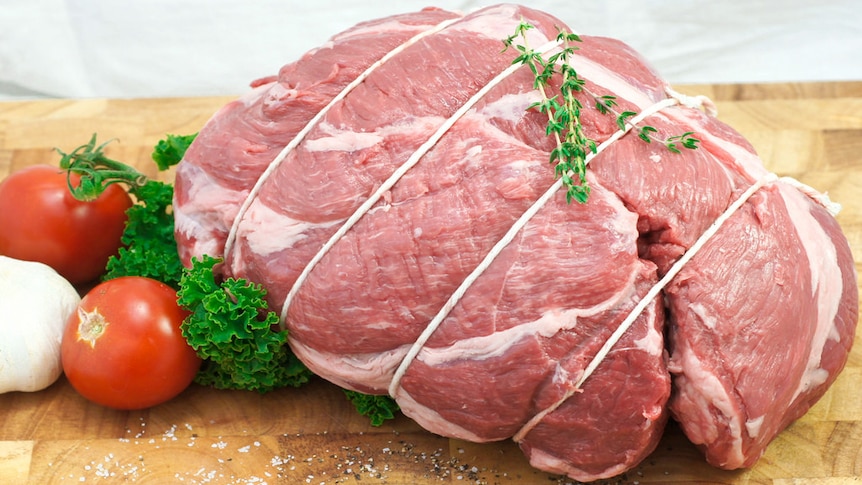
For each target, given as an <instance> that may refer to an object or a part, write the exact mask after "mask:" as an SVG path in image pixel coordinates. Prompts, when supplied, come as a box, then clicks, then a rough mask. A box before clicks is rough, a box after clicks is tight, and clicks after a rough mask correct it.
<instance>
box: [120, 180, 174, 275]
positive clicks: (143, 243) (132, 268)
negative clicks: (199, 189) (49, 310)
mask: <svg viewBox="0 0 862 485" xmlns="http://www.w3.org/2000/svg"><path fill="white" fill-rule="evenodd" d="M134 195H135V197H136V198H137V200H138V202H137V203H136V204H135V205H133V206H132V207H130V208H129V209H128V210H127V211H126V215H127V216H128V222H127V223H126V229H125V231H124V232H123V236H122V243H123V246H122V247H121V248H120V249H119V251H118V252H117V254H116V255H115V256H111V258H110V259H109V260H108V264H107V266H106V272H105V275H104V276H103V279H104V280H109V279H112V278H118V277H120V276H146V277H149V278H153V279H156V280H159V281H162V282H164V283H165V284H167V285H170V286H172V287H174V288H178V287H179V282H180V277H181V276H182V270H183V265H182V262H181V261H180V258H179V255H178V254H177V242H176V240H175V239H174V216H173V213H172V211H171V204H172V199H173V195H174V189H173V187H172V186H171V185H170V184H166V183H164V182H159V181H156V180H148V181H147V182H146V183H145V184H143V185H141V186H139V187H136V188H135V190H134Z"/></svg>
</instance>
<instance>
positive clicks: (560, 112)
mask: <svg viewBox="0 0 862 485" xmlns="http://www.w3.org/2000/svg"><path fill="white" fill-rule="evenodd" d="M534 28H535V27H533V25H531V24H529V23H526V22H521V23H520V24H519V25H518V27H517V29H516V30H515V34H513V35H511V36H509V37H507V38H506V39H505V40H504V41H503V43H504V45H505V46H506V49H508V48H510V47H514V48H515V49H517V50H518V51H519V52H520V55H519V56H517V57H516V58H515V60H514V61H512V64H523V65H525V66H527V67H529V68H530V70H531V71H532V72H533V74H534V76H535V82H534V86H535V88H536V89H538V90H539V92H540V93H541V94H542V100H541V101H539V102H537V103H534V104H533V105H531V106H529V107H528V109H538V110H539V111H541V112H542V113H546V114H547V115H548V126H547V128H546V132H547V134H548V136H553V137H554V139H555V140H556V145H557V147H556V148H554V149H553V150H552V151H551V159H550V162H551V163H552V164H553V165H554V172H555V173H556V176H557V177H558V178H562V181H563V185H564V186H565V187H566V201H567V202H569V203H571V202H572V200H576V201H578V202H580V203H585V202H586V201H587V199H588V198H589V196H590V187H589V186H588V185H587V164H586V159H587V154H588V153H589V152H592V153H595V152H596V143H595V142H594V141H593V140H591V139H589V138H587V136H586V135H585V134H584V128H583V126H582V125H581V109H582V108H583V105H582V104H581V102H580V100H578V98H577V97H576V96H575V94H576V93H578V92H581V91H583V88H584V80H583V79H581V78H580V77H579V76H578V73H577V72H576V71H575V69H574V68H573V67H572V66H570V65H569V63H568V60H569V58H570V57H571V56H572V54H573V53H574V52H575V50H576V47H574V46H573V45H572V44H573V43H575V42H580V40H581V39H580V38H579V37H578V36H577V35H576V34H573V33H571V32H566V31H564V30H560V32H559V34H558V36H557V40H558V41H559V42H560V43H561V49H560V51H558V52H557V53H556V54H553V55H551V56H550V57H548V58H547V59H545V58H544V57H542V54H541V53H539V52H536V51H535V50H533V49H531V48H530V47H529V45H528V44H527V31H528V30H530V29H534ZM519 38H520V39H521V42H522V43H521V44H516V43H515V40H516V39H519ZM554 75H560V76H561V79H562V82H561V84H560V95H559V96H556V95H555V96H549V95H548V92H547V91H548V89H549V87H550V82H551V79H552V78H553V77H554ZM603 101H604V103H603V104H602V106H604V107H605V108H607V107H608V106H609V105H610V103H612V102H613V100H612V98H605V99H604V100H603Z"/></svg>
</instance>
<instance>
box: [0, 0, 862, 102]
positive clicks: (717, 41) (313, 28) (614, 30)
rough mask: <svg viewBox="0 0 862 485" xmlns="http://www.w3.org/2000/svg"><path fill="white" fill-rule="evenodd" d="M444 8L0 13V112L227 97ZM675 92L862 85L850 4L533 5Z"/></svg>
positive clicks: (264, 5) (213, 5)
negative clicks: (333, 41)
mask: <svg viewBox="0 0 862 485" xmlns="http://www.w3.org/2000/svg"><path fill="white" fill-rule="evenodd" d="M488 3H489V2H487V1H485V2H476V1H469V0H468V1H452V0H436V2H435V1H434V0H398V1H397V2H396V1H387V2H380V1H371V0H334V1H330V2H321V1H318V2H315V1H296V0H245V1H244V0H137V1H135V0H126V1H121V0H0V99H9V98H29V97H46V96H49V97H53V96H58V97H161V96H195V95H221V94H227V95H233V94H239V93H241V92H244V91H245V90H247V89H248V87H247V86H248V83H249V82H251V81H252V80H254V79H256V78H259V77H262V76H266V75H270V74H274V73H275V72H276V71H277V70H278V68H279V67H280V66H281V65H283V64H285V63H287V62H290V61H292V60H294V59H296V58H298V57H299V56H300V55H301V54H302V53H303V52H305V51H307V50H308V49H310V48H312V47H314V46H316V45H318V44H321V43H323V42H324V41H326V39H327V38H328V37H330V36H331V35H332V34H334V33H336V32H338V31H340V30H343V29H345V28H347V27H350V26H352V25H353V24H355V23H357V22H360V21H363V20H368V19H371V18H376V17H380V16H384V15H388V14H393V13H400V12H406V11H411V10H417V9H420V8H423V7H426V6H428V5H431V4H434V5H436V6H439V7H442V8H447V9H454V10H461V11H470V10H473V9H475V8H478V7H480V6H483V5H487V4H488ZM525 3H528V4H529V5H531V6H533V7H536V8H540V9H543V10H545V11H547V12H550V13H553V14H554V15H556V16H557V17H560V18H561V19H562V20H563V21H565V22H566V23H568V25H569V26H570V27H571V28H572V29H574V30H575V31H577V32H579V33H582V34H593V35H609V36H613V37H617V38H619V39H622V40H624V41H626V42H627V43H629V44H630V45H631V46H632V47H634V48H635V49H637V50H638V51H640V52H641V54H643V55H644V56H645V57H646V58H647V59H649V60H650V62H652V64H653V65H655V66H656V68H658V70H659V71H660V72H661V73H662V74H663V75H664V76H665V77H666V78H667V79H668V80H669V81H671V82H672V83H674V84H680V83H731V82H771V81H810V80H847V79H855V80H859V79H862V2H860V1H858V0H821V1H810V0H726V1H713V0H569V1H559V0H541V1H532V2H526V0H525Z"/></svg>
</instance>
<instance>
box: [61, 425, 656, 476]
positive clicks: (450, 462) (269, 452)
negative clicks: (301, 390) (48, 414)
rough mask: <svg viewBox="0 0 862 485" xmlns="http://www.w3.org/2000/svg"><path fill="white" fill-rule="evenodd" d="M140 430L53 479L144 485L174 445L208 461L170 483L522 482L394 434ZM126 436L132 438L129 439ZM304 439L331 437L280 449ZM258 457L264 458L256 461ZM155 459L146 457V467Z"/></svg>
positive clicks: (459, 452) (462, 454)
mask: <svg viewBox="0 0 862 485" xmlns="http://www.w3.org/2000/svg"><path fill="white" fill-rule="evenodd" d="M147 431H148V430H147V423H146V422H145V421H144V418H140V422H139V429H138V430H137V431H135V430H131V429H127V430H126V433H125V434H126V435H129V436H130V437H124V438H120V439H119V440H118V442H119V445H120V446H118V447H117V448H116V449H115V450H114V452H111V453H108V454H106V455H104V456H101V457H95V458H92V459H89V460H87V462H86V463H85V464H84V465H83V466H81V469H80V470H79V471H78V472H73V473H68V474H65V473H64V475H63V476H59V477H56V478H57V481H59V482H64V483H66V482H69V483H71V482H74V483H84V482H87V481H88V480H89V481H96V482H98V481H100V480H104V479H110V480H111V481H114V480H118V479H121V480H122V481H125V482H128V483H137V482H138V481H139V480H140V481H144V480H147V479H148V478H150V477H149V475H150V474H151V473H153V471H154V470H153V469H151V468H148V461H147V459H146V458H145V457H146V454H147V451H151V450H157V449H162V450H164V451H170V450H175V449H177V448H176V447H178V446H179V447H181V448H180V449H183V448H187V447H197V446H204V447H205V448H203V450H204V451H201V452H200V453H201V455H202V456H205V457H206V458H207V461H208V465H206V466H203V465H201V464H200V463H195V462H189V463H187V462H184V461H183V460H178V461H177V462H173V461H172V462H171V469H176V468H178V467H179V468H180V469H179V470H177V471H174V473H173V479H174V480H175V481H176V482H177V483H183V484H191V485H204V484H230V485H240V484H258V485H270V484H280V483H299V484H303V483H305V484H308V485H339V484H360V485H361V484H367V485H373V484H379V485H383V484H393V485H394V484H397V483H400V482H401V481H402V480H403V479H404V478H405V477H404V471H403V470H402V469H400V467H402V466H404V465H405V463H409V464H412V465H411V466H410V470H414V471H415V472H414V473H413V475H412V477H411V478H413V479H415V480H422V481H425V482H427V483H433V482H455V483H464V484H465V485H466V484H471V485H510V484H516V483H522V482H523V481H524V479H525V477H523V476H521V475H520V474H510V473H508V472H505V471H501V470H497V469H494V468H489V467H485V466H477V465H475V464H471V463H469V461H468V460H467V459H466V456H467V451H466V450H465V449H464V448H460V447H459V448H456V449H454V450H452V451H451V452H450V451H449V450H447V449H444V448H439V447H438V448H435V449H433V450H429V449H423V448H422V447H421V446H420V445H417V444H414V443H411V442H410V441H409V440H408V439H405V438H404V437H403V436H402V434H401V433H399V432H398V431H393V436H392V439H389V440H385V443H384V445H383V446H380V438H381V436H380V435H376V434H375V435H373V437H374V439H376V440H377V442H376V443H375V444H373V445H372V444H371V443H369V442H368V441H367V440H366V438H364V435H365V433H359V435H358V436H356V437H355V440H356V442H357V444H353V443H351V444H350V445H346V444H340V445H339V444H338V443H337V442H336V441H337V439H338V438H331V435H329V434H328V433H326V432H322V433H314V434H307V433H296V434H284V435H281V437H280V438H281V439H280V440H279V445H278V446H280V447H281V448H282V450H283V451H274V450H273V449H272V447H268V446H265V445H264V443H262V442H261V441H260V439H259V438H258V437H253V436H243V435H237V436H230V437H225V436H214V437H205V436H200V435H199V434H198V433H196V432H195V430H194V428H193V427H192V425H190V424H188V423H185V424H183V425H176V424H174V425H170V426H169V427H168V428H167V429H165V430H164V431H162V432H161V434H159V435H154V434H152V433H148V432H147ZM149 431H152V430H149ZM132 435H134V436H133V437H131V436H132ZM309 437H320V438H324V439H327V440H329V439H330V438H331V439H332V441H333V444H331V445H330V446H325V447H322V449H319V450H317V451H316V452H314V453H311V454H310V455H309V456H305V457H302V456H296V455H295V454H292V453H291V452H289V451H287V450H284V449H285V448H289V446H290V443H291V441H292V439H295V438H296V439H299V438H309ZM275 438H279V437H275ZM351 439H352V438H351ZM204 443H207V444H208V446H207V444H204ZM130 447H134V451H130ZM82 449H83V450H84V451H91V450H90V447H89V446H84V447H83V448H82ZM261 454H266V455H264V456H263V457H262V456H261ZM156 460H157V459H156V458H151V459H150V460H149V463H153V462H154V461H156ZM213 460H215V463H217V466H214V465H213ZM248 463H255V465H254V467H253V468H254V469H255V471H254V473H253V474H247V475H245V476H240V475H242V474H241V473H240V470H241V469H242V468H243V467H245V466H247V465H245V464H248ZM259 464H263V465H259ZM48 466H49V467H51V468H57V467H56V464H55V463H49V464H48ZM182 467H187V469H182ZM158 470H159V472H163V470H164V464H163V463H159V467H158ZM536 473H537V474H538V473H539V472H536ZM631 473H633V474H636V475H637V478H636V479H635V480H631V479H629V478H626V477H625V476H623V477H619V478H617V479H614V480H610V481H605V482H597V483H602V484H605V485H611V484H623V483H635V484H637V483H639V479H640V478H642V477H643V472H642V471H641V470H635V471H632V472H631ZM540 476H542V475H537V477H540ZM547 480H548V481H547V482H546V483H548V484H549V485H576V484H578V483H579V482H576V481H573V480H571V479H569V478H566V477H559V476H553V475H549V476H547Z"/></svg>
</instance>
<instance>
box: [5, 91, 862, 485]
mask: <svg viewBox="0 0 862 485" xmlns="http://www.w3.org/2000/svg"><path fill="white" fill-rule="evenodd" d="M679 89H680V90H681V91H683V92H686V93H688V94H705V95H708V96H710V97H711V98H712V99H713V100H714V101H715V102H716V104H717V105H718V108H719V117H720V118H721V119H722V120H724V121H725V122H727V123H729V124H730V125H732V126H734V127H735V128H737V129H738V130H739V131H740V132H742V133H743V134H744V135H745V136H746V137H748V139H749V140H750V141H751V142H752V143H753V144H754V145H755V146H756V147H757V149H758V151H759V152H760V154H761V155H762V157H763V159H764V160H765V163H766V165H767V166H768V168H770V169H771V170H773V171H775V172H776V173H778V174H779V175H790V176H793V177H795V178H797V179H799V180H801V181H802V182H805V183H807V184H809V185H811V186H813V187H815V188H817V189H819V190H820V191H824V192H828V193H829V195H830V197H831V198H832V199H833V200H834V201H837V202H840V203H841V204H843V207H844V208H843V211H842V212H841V213H840V214H839V215H838V220H839V222H840V224H841V225H842V227H843V228H844V230H845V231H846V234H847V237H848V238H849V240H850V243H851V246H852V250H853V252H854V254H855V257H856V268H857V271H858V270H862V82H846V83H812V84H773V85H732V86H683V87H679ZM230 99H231V98H191V99H189V98H183V99H110V100H106V99H92V100H48V101H25V102H5V103H0V179H2V178H3V177H5V176H6V175H7V174H9V173H11V172H12V171H14V170H17V169H20V168H22V167H24V166H26V165H29V164H33V163H52V164H56V163H57V161H58V156H57V154H56V153H55V152H53V151H52V148H54V147H59V148H61V149H63V150H65V151H68V150H71V149H73V148H75V147H76V146H78V145H80V144H82V143H84V142H86V141H87V140H88V138H89V137H90V135H91V134H92V133H93V132H97V133H99V136H100V138H101V139H103V140H107V139H109V138H116V139H117V142H116V143H112V144H111V145H110V146H109V148H108V154H109V155H110V156H112V157H114V158H117V159H120V160H123V161H126V162H127V163H132V164H135V165H137V166H138V167H140V168H141V169H142V170H143V171H144V172H146V173H148V174H150V175H153V176H158V177H159V178H161V179H163V180H167V181H170V180H171V179H172V175H171V174H170V173H167V174H157V172H156V169H155V167H154V165H153V164H152V163H151V162H150V160H149V154H150V152H151V150H152V147H153V145H154V144H155V143H156V142H157V141H158V140H159V139H160V138H162V137H163V136H164V135H165V134H167V133H173V134H188V133H193V132H196V131H197V130H199V129H200V128H201V126H202V125H203V124H204V123H205V122H206V120H207V119H208V118H209V117H210V115H211V114H212V113H213V112H214V111H215V110H217V109H218V108H219V107H220V106H222V105H223V104H224V103H226V102H227V101H229V100H230ZM0 298H2V295H0ZM2 317H3V316H0V318H2ZM860 339H862V338H860V337H858V336H857V339H856V340H857V342H856V346H855V347H854V350H853V354H852V355H851V357H850V361H849V364H848V365H847V368H846V369H845V370H844V372H843V373H842V374H841V376H840V378H839V379H838V381H837V382H836V383H835V385H834V386H833V388H832V389H831V390H830V391H829V392H828V393H827V394H826V396H825V397H824V398H823V399H822V400H821V401H820V402H819V403H818V404H817V405H816V406H815V407H814V408H813V409H811V411H810V412H809V413H808V414H807V415H805V416H804V417H803V418H802V419H800V420H799V421H798V422H796V423H795V424H793V425H792V426H791V427H790V428H788V429H787V430H786V431H784V432H783V433H782V434H781V435H780V436H779V437H778V438H777V439H776V440H775V441H774V442H773V443H772V445H771V446H770V447H769V449H768V451H767V453H766V455H765V456H764V457H763V458H762V459H761V460H760V461H759V462H758V463H757V465H756V466H755V467H753V468H751V469H748V470H741V471H732V472H730V471H721V470H717V469H715V468H712V467H710V466H709V465H707V464H706V463H705V462H704V460H703V458H702V457H701V455H700V453H699V452H698V451H697V450H696V449H695V448H694V447H693V446H692V445H691V444H689V443H688V442H687V441H686V439H685V437H684V436H683V435H682V434H681V433H680V431H679V430H678V429H677V428H676V427H674V426H671V427H670V428H669V429H668V431H667V433H666V435H665V438H664V440H663V441H662V442H661V444H660V445H659V447H658V449H657V450H656V451H655V453H654V454H653V455H651V456H650V457H649V458H648V459H647V460H646V461H645V462H644V463H642V464H641V465H640V466H638V467H637V468H636V469H634V470H632V471H630V472H628V473H626V474H625V475H624V476H622V477H620V478H619V479H617V480H613V481H611V483H659V482H663V483H667V482H677V483H693V482H697V483H742V484H749V483H775V484H795V483H816V484H821V485H824V484H838V483H846V482H851V481H858V480H859V478H858V477H859V476H862V390H860V389H862V342H860V341H859V340H860ZM81 482H84V483H93V482H97V483H117V482H130V483H154V484H162V483H189V484H203V483H217V484H223V483H230V484H240V483H268V484H274V483H284V484H294V483H296V484H313V485H318V484H336V483H356V484H384V483H386V484H402V483H404V484H406V483H465V484H466V483H470V484H501V485H502V484H551V483H556V484H562V483H570V482H571V481H570V480H567V479H565V478H560V477H557V476H553V475H549V474H546V473H542V472H539V471H536V470H533V469H531V468H530V466H529V465H528V464H527V462H526V460H525V459H524V457H523V456H522V454H521V453H520V451H519V450H518V448H517V446H516V445H515V444H514V443H512V442H510V441H507V442H502V443H491V444H471V443H467V442H463V441H458V440H452V439H446V438H441V437H438V436H434V435H432V434H429V433H427V432H425V431H423V430H421V429H420V428H419V427H418V426H417V425H416V424H414V423H412V422H411V421H410V420H409V419H407V418H405V417H403V416H400V417H398V418H397V419H396V420H394V421H391V422H388V423H386V424H384V425H383V426H381V427H378V428H374V427H371V426H370V425H369V424H368V423H367V421H366V419H365V418H363V417H361V416H359V415H358V414H357V413H356V412H355V411H354V410H353V408H352V407H351V405H350V404H349V403H348V402H347V401H346V400H345V398H344V396H343V395H342V393H341V391H340V390H338V389H337V388H335V387H333V386H332V385H330V384H328V383H325V382H314V383H312V384H310V385H309V386H307V387H305V388H301V389H299V390H295V389H285V390H281V391H277V392H273V393H270V394H265V395H261V394H257V393H251V392H231V391H217V390H213V389H208V388H201V387H199V386H192V387H191V388H189V389H188V390H187V391H186V392H185V393H183V394H182V395H181V396H180V397H178V398H177V399H175V400H173V401H171V402H169V403H167V404H164V405H162V406H158V407H155V408H152V409H149V410H145V411H139V412H118V411H112V410H109V409H104V408H102V407H99V406H97V405H93V404H90V403H88V402H86V401H85V400H84V399H82V398H81V397H79V396H78V395H77V394H76V393H75V392H74V390H73V389H72V388H71V387H70V386H69V384H68V383H67V382H66V381H65V380H64V379H63V378H61V379H60V380H59V381H58V382H57V383H56V384H54V385H53V386H51V387H50V388H48V389H46V390H44V391H40V392H36V393H8V394H5V395H0V483H4V484H5V483H10V484H12V483H15V484H18V483H33V484H48V483H52V484H53V483H81Z"/></svg>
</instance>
